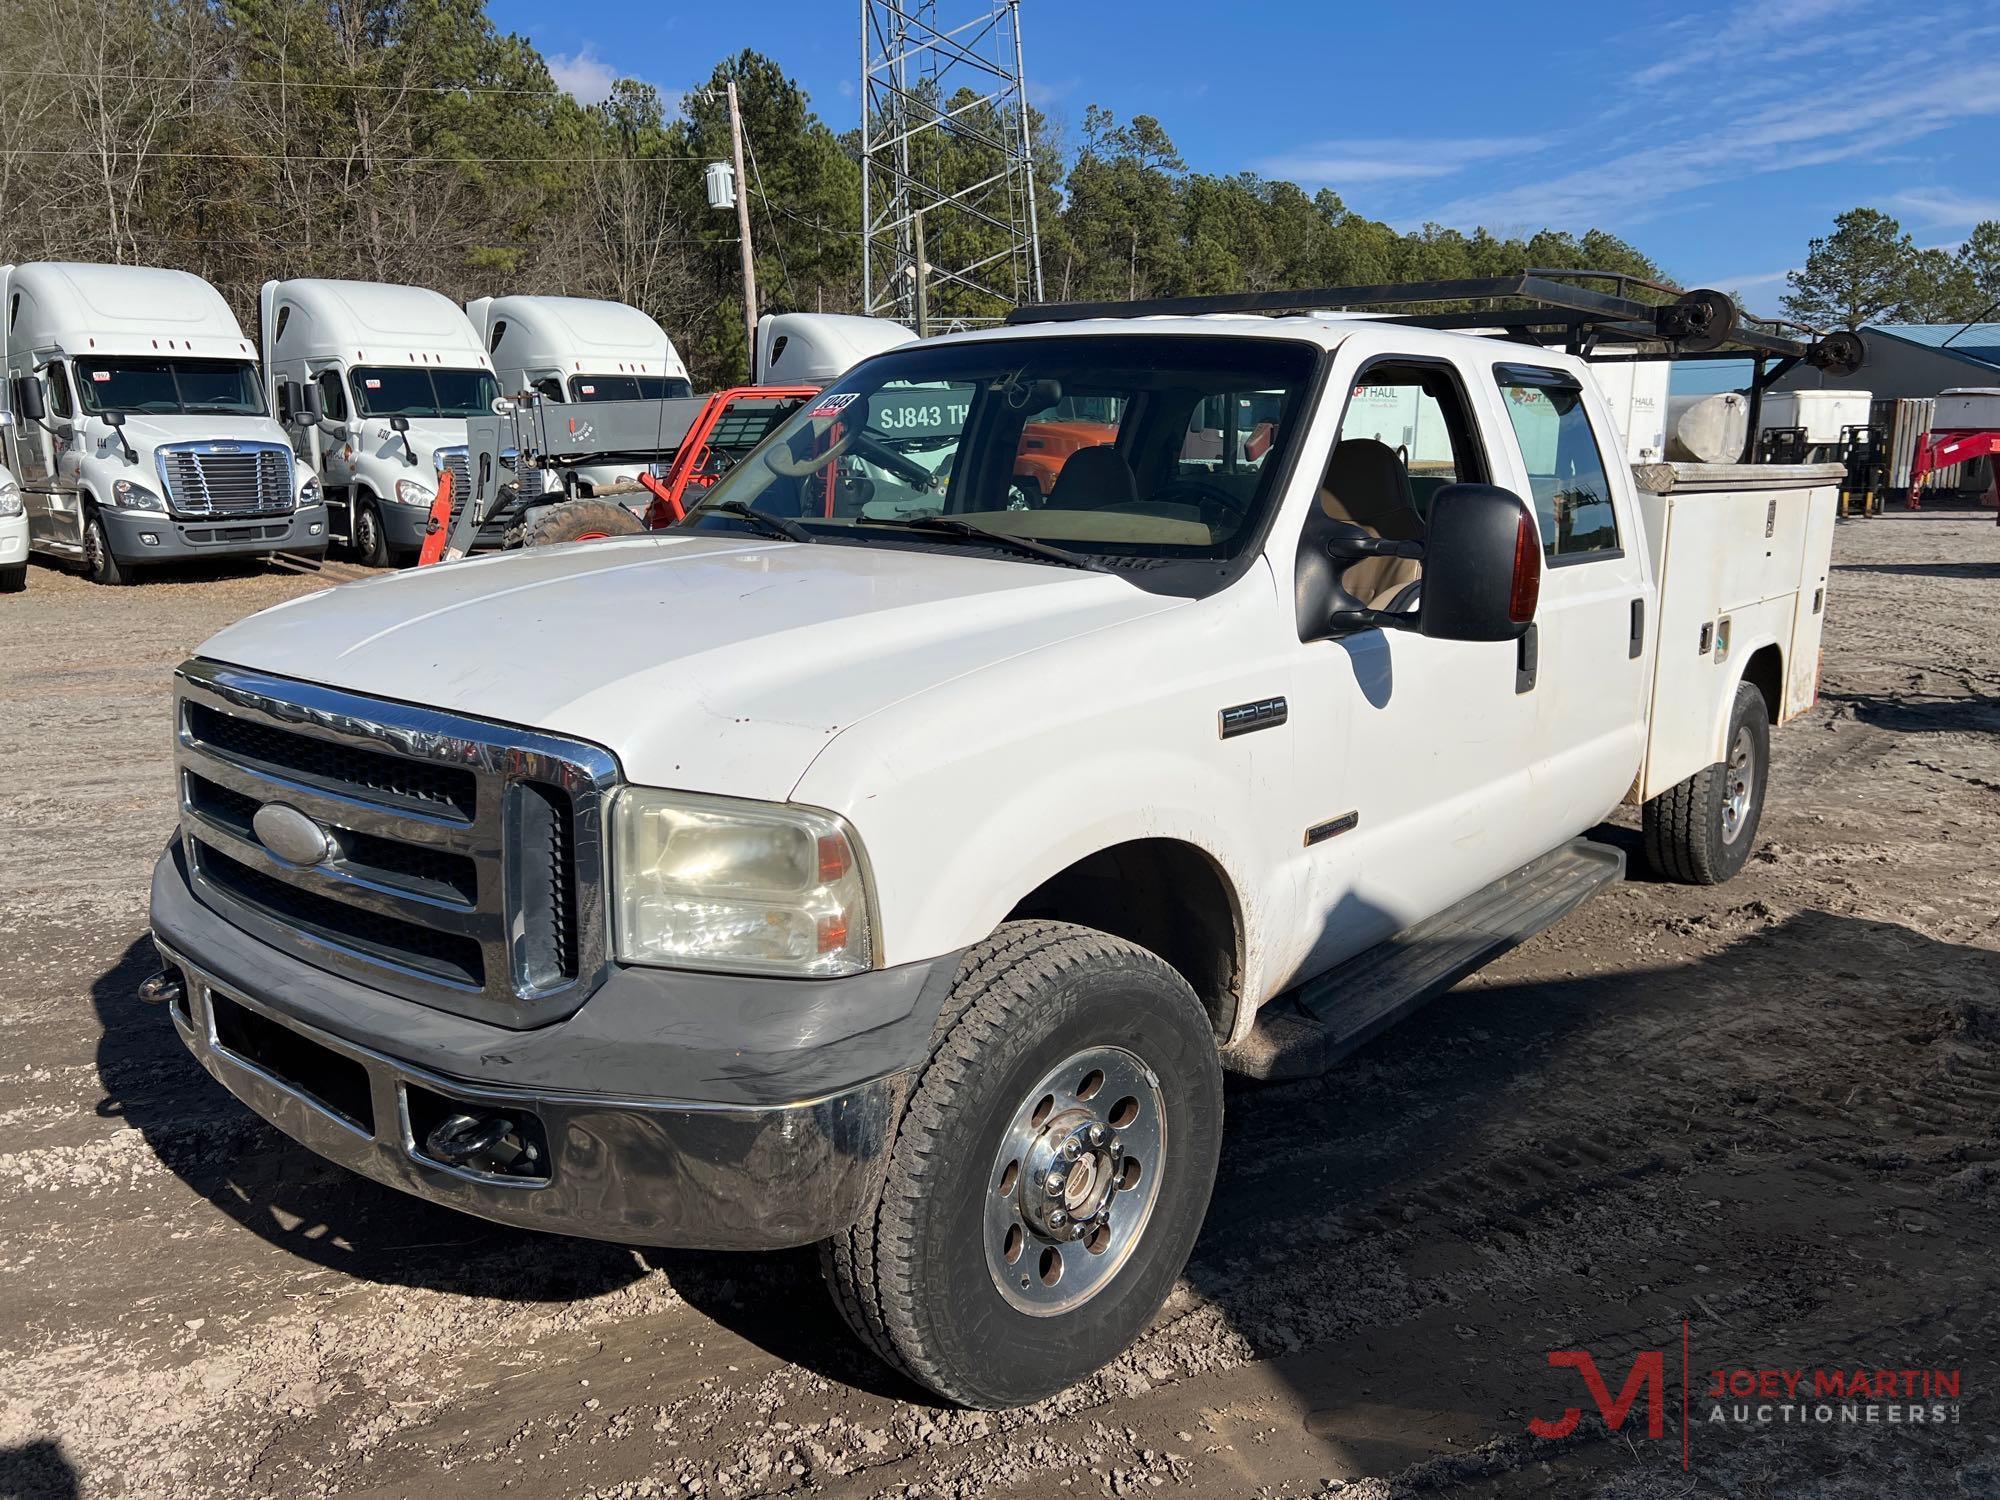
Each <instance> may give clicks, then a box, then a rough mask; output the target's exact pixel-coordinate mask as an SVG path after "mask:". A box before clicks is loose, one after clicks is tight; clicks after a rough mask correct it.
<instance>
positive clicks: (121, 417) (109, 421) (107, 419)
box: [98, 411, 125, 427]
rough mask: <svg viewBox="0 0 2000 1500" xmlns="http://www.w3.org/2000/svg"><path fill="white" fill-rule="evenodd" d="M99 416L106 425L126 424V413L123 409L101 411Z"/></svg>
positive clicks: (120, 425)
mask: <svg viewBox="0 0 2000 1500" xmlns="http://www.w3.org/2000/svg"><path fill="white" fill-rule="evenodd" d="M98 416H99V418H100V419H101V420H102V421H103V423H104V425H105V426H106V427H123V426H124V425H125V413H124V412H122V411H106V412H99V413H98Z"/></svg>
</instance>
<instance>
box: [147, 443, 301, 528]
mask: <svg viewBox="0 0 2000 1500" xmlns="http://www.w3.org/2000/svg"><path fill="white" fill-rule="evenodd" d="M155 461H156V463H157V464H158V466H159V471H160V483H161V484H162V485H163V486H164V487H165V490H166V497H167V504H168V506H169V507H171V508H172V509H173V511H174V512H175V514H177V515H186V516H219V515H229V516H251V515H285V514H289V513H290V512H291V510H292V504H293V497H294V496H295V495H296V494H297V488H296V486H295V485H294V483H293V475H292V450H291V449H290V448H287V447H284V446H283V445H282V444H279V443H229V442H214V443H171V444H168V445H166V446H164V447H162V448H160V449H159V450H158V452H157V454H156V456H155Z"/></svg>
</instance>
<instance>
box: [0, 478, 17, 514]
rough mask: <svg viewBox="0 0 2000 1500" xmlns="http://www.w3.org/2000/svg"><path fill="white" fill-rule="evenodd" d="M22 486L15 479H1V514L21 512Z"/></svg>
mask: <svg viewBox="0 0 2000 1500" xmlns="http://www.w3.org/2000/svg"><path fill="white" fill-rule="evenodd" d="M21 509H22V507H21V487H20V486H19V485H18V484H16V483H14V481H13V480H11V479H7V480H0V516H18V515H19V514H21Z"/></svg>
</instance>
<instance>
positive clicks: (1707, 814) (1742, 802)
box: [1642, 682, 1771, 885]
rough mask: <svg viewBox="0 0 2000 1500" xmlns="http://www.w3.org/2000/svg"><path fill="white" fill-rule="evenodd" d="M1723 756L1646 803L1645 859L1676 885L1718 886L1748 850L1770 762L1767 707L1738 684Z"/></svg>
mask: <svg viewBox="0 0 2000 1500" xmlns="http://www.w3.org/2000/svg"><path fill="white" fill-rule="evenodd" d="M1723 744H1724V746H1725V747H1726V748H1725V749H1724V751H1723V759H1722V760H1720V761H1718V762H1717V763H1716V764H1714V765H1712V766H1708V767H1706V768H1704V769H1703V770H1700V771H1697V772H1695V773H1694V775H1692V776H1690V777H1688V779H1687V780H1686V781H1683V782H1681V783H1679V784H1678V785H1677V786H1672V787H1669V788H1668V789H1667V790H1666V791H1664V792H1662V793H1660V795H1659V796H1657V797H1655V798H1653V799H1652V800H1651V801H1649V802H1647V804H1646V806H1645V810H1644V814H1643V819H1642V824H1643V827H1644V830H1645V843H1646V862H1647V863H1648V864H1649V865H1651V866H1652V867H1653V869H1654V870H1655V871H1656V872H1657V873H1658V874H1661V875H1664V876H1665V877H1666V878H1667V879H1669V880H1677V881H1679V882H1681V883H1682V884H1683V885H1720V884H1722V882H1723V881H1725V880H1727V879H1729V878H1730V876H1732V875H1734V874H1735V873H1736V872H1737V871H1738V870H1740V869H1742V868H1743V863H1744V861H1745V860H1747V859H1748V858H1749V857H1750V850H1751V847H1752V846H1753V845H1754V844H1755V843H1756V842H1757V824H1758V821H1759V820H1760V819H1761V818H1762V817H1763V813H1764V786H1765V782H1766V781H1767V779H1768V777H1769V774H1770V768H1771V723H1770V710H1769V707H1768V706H1767V705H1766V704H1765V702H1764V695H1763V693H1761V692H1760V691H1758V689H1757V688H1756V687H1755V686H1753V685H1752V684H1750V683H1747V682H1745V683H1739V684H1738V685H1737V688H1736V701H1735V703H1734V705H1732V707H1731V709H1730V714H1729V733H1728V734H1727V735H1726V736H1725V737H1724V739H1723Z"/></svg>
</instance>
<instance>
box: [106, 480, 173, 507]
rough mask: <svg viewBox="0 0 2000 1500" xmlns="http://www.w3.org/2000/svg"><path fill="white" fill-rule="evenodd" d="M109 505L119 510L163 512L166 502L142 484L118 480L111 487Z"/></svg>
mask: <svg viewBox="0 0 2000 1500" xmlns="http://www.w3.org/2000/svg"><path fill="white" fill-rule="evenodd" d="M111 503H112V504H114V505H116V506H117V507H118V508H119V509H120V510H165V509H166V508H167V507H166V502H164V501H163V500H161V499H160V497H159V496H158V495H156V494H154V493H153V492H152V491H151V490H149V489H147V488H146V487H145V486H144V485H143V484H134V483H133V482H132V481H131V480H129V479H120V480H118V481H116V482H115V483H114V484H113V485H112V486H111Z"/></svg>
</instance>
